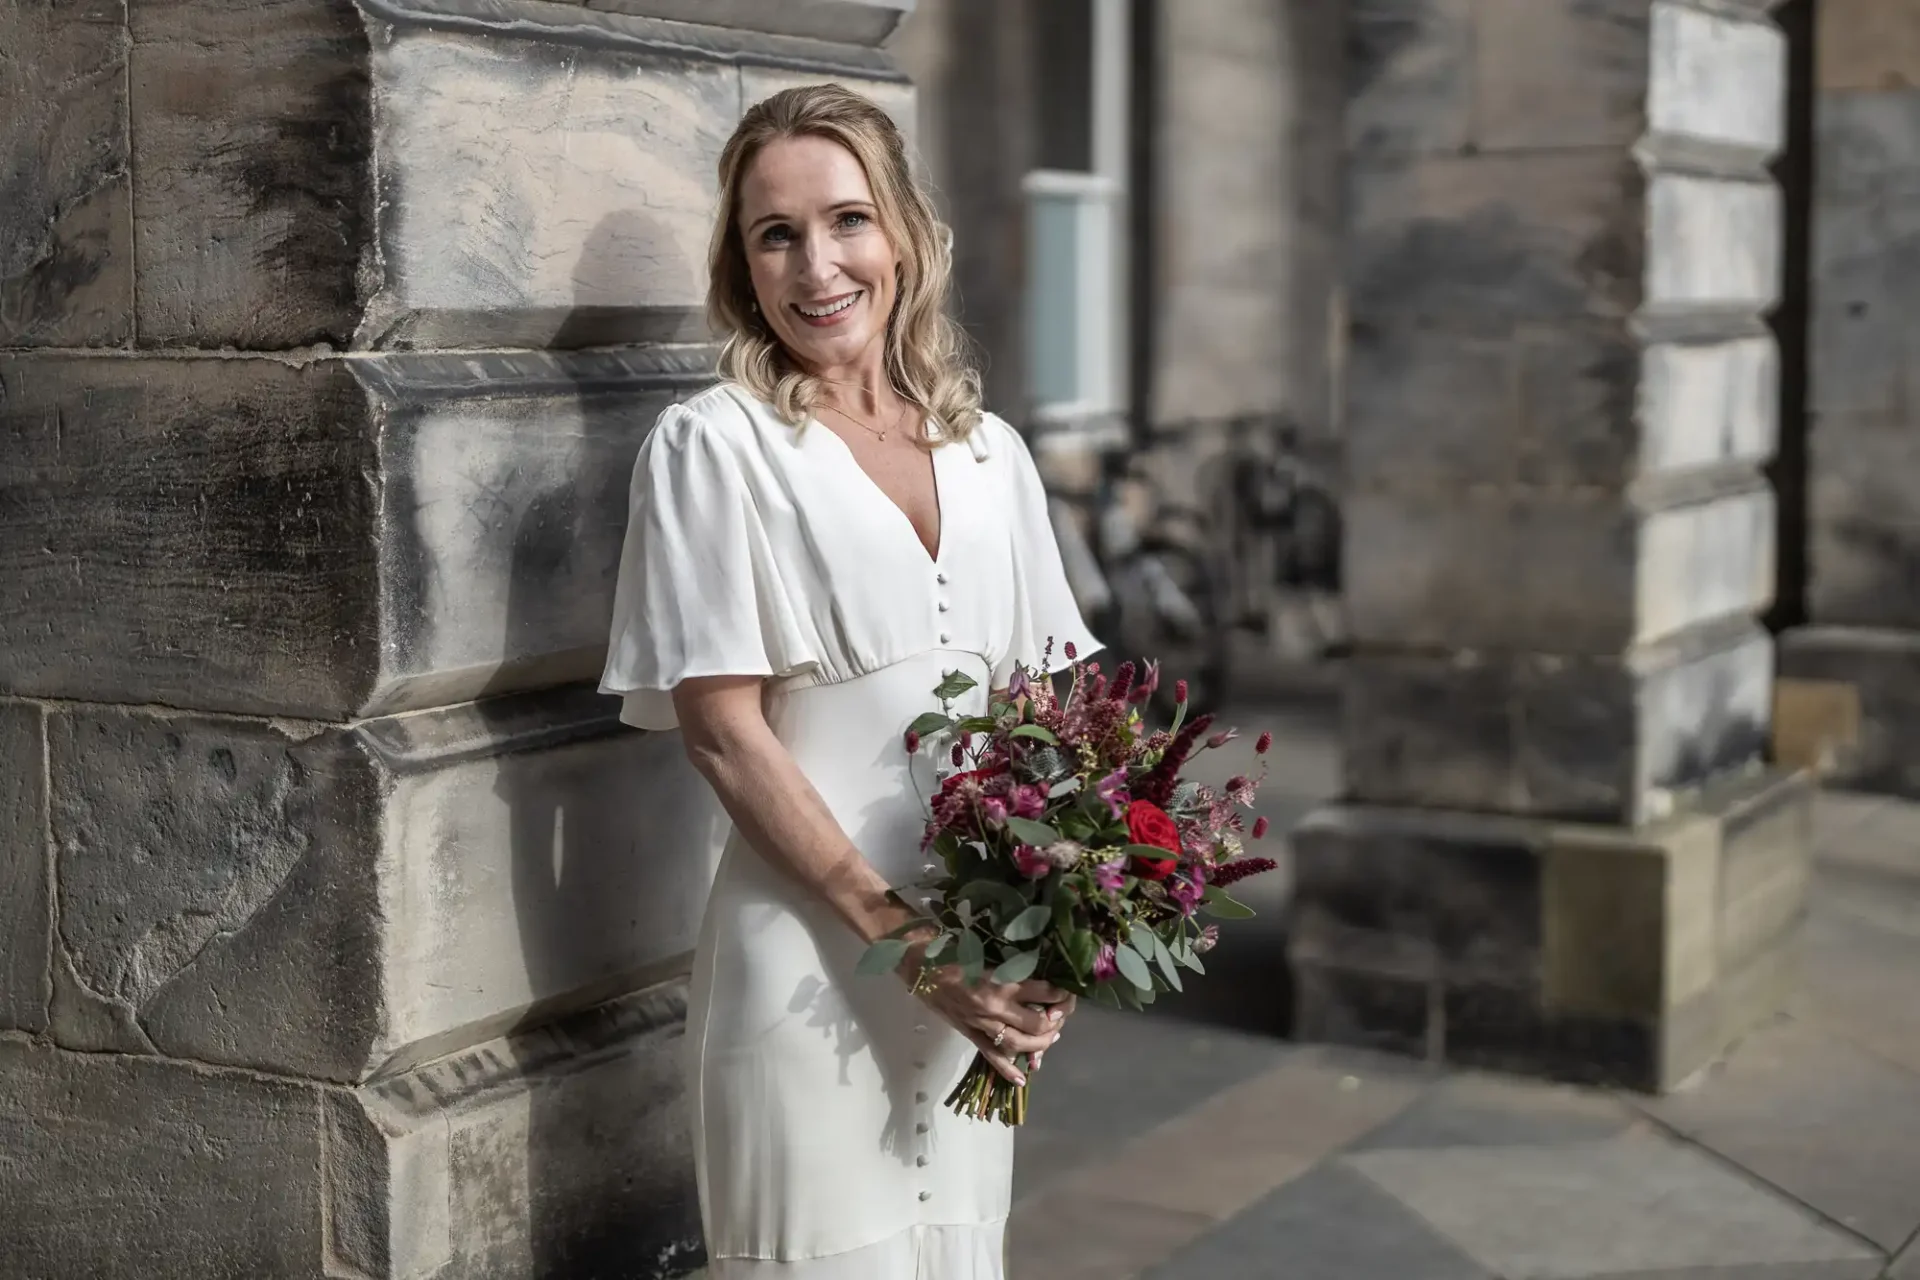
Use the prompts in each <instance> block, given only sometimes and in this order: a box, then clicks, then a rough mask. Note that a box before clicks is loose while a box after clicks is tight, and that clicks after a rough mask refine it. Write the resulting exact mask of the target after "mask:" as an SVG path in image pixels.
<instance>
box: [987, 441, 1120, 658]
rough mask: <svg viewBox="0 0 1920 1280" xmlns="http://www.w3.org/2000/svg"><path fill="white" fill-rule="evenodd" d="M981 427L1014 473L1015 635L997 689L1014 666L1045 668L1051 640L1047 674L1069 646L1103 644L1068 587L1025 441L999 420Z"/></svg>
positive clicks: (1087, 648) (1088, 648)
mask: <svg viewBox="0 0 1920 1280" xmlns="http://www.w3.org/2000/svg"><path fill="white" fill-rule="evenodd" d="M980 429H981V430H983V431H984V430H989V429H993V430H996V434H997V436H998V439H997V440H996V441H995V447H996V448H998V449H1001V450H1004V451H1005V455H1006V460H1007V470H1008V471H1009V472H1010V473H1011V480H1010V482H1009V483H1010V486H1011V490H1012V492H1011V495H1010V498H1009V504H1010V507H1011V511H1010V516H1009V520H1010V525H1011V532H1012V535H1013V584H1012V585H1013V636H1012V638H1011V640H1010V642H1009V644H1008V646H1007V653H1006V656H1005V657H1003V658H1002V659H1001V660H1000V661H999V662H998V663H997V664H995V666H994V670H993V687H994V688H995V689H1004V688H1006V687H1007V681H1008V680H1010V679H1012V678H1013V668H1014V665H1015V664H1016V663H1018V664H1020V665H1022V666H1026V667H1032V668H1040V667H1042V665H1043V661H1042V660H1043V657H1045V656H1046V654H1047V646H1048V642H1049V641H1051V642H1052V646H1053V647H1052V654H1051V657H1050V658H1048V659H1047V660H1046V661H1045V663H1044V668H1045V670H1046V671H1048V672H1049V673H1052V672H1054V671H1059V670H1060V669H1062V668H1063V667H1065V666H1066V665H1067V662H1068V659H1067V657H1066V652H1065V650H1066V646H1067V644H1068V643H1069V642H1071V643H1072V644H1073V646H1074V648H1075V650H1076V652H1077V653H1078V654H1079V656H1080V657H1082V658H1084V657H1086V656H1087V655H1089V654H1091V653H1094V652H1096V651H1098V650H1099V648H1100V647H1101V646H1100V642H1099V641H1098V640H1096V639H1094V637H1093V633H1092V632H1090V631H1088V630H1087V624H1086V621H1085V620H1084V619H1082V618H1081V616H1080V606H1079V604H1078V602H1076V601H1075V600H1074V598H1073V590H1072V588H1070V587H1069V586H1068V585H1067V572H1066V568H1065V567H1064V566H1063V565H1062V563H1061V560H1060V544H1059V541H1058V540H1057V539H1056V538H1055V537H1054V532H1053V521H1052V520H1051V519H1050V518H1049V516H1048V513H1047V492H1046V488H1045V487H1044V486H1043V485H1042V484H1041V482H1040V472H1039V470H1038V468H1036V467H1035V466H1034V465H1033V455H1032V454H1031V453H1030V452H1028V450H1027V444H1026V441H1024V440H1022V439H1021V438H1020V433H1019V432H1017V431H1015V430H1014V429H1013V428H1012V427H1010V426H1008V425H1007V424H1006V423H1004V422H1002V421H1000V420H999V419H998V418H988V419H987V420H986V421H984V422H982V423H981V425H980Z"/></svg>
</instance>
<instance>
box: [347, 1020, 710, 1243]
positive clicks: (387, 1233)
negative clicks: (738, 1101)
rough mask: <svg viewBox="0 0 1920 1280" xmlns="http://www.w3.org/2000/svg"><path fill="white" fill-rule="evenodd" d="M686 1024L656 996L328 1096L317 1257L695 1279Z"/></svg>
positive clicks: (696, 1215) (695, 1212) (696, 1213)
mask: <svg viewBox="0 0 1920 1280" xmlns="http://www.w3.org/2000/svg"><path fill="white" fill-rule="evenodd" d="M685 1015H686V998H685V990H684V988H683V987H680V986H678V985H674V986H669V987H663V988H654V989H651V990H648V991H644V992H640V993H638V994H636V995H633V996H630V997H627V998H626V999H623V1000H620V1001H616V1002H614V1003H612V1004H609V1005H606V1006H603V1007H601V1008H598V1009H595V1010H592V1011H590V1012H589V1013H586V1014H583V1015H580V1016H578V1017H575V1018H573V1019H569V1020H567V1021H565V1022H562V1023H559V1024H555V1025H554V1026H552V1027H549V1028H546V1029H544V1030H541V1031H533V1032H527V1033H523V1034H520V1035H516V1036H513V1037H510V1038H507V1039H504V1040H499V1041H495V1042H492V1043H489V1044H485V1045H480V1046H476V1047H475V1048H473V1049H471V1050H467V1051H465V1052H462V1053H458V1054H455V1055H453V1056H451V1057H447V1058H443V1059H441V1060H439V1061H436V1062H433V1063H429V1064H426V1065H423V1066H420V1067H418V1068H415V1069H414V1070H412V1071H410V1072H407V1073H405V1074H403V1075H399V1076H395V1077H391V1078H388V1079H384V1080H381V1081H378V1082H376V1083H372V1084H368V1085H363V1086H361V1087H360V1088H358V1089H352V1090H330V1091H328V1095H327V1100H326V1131H327V1136H328V1143H327V1154H328V1163H327V1179H326V1182H327V1197H328V1202H329V1212H328V1215H327V1224H328V1231H329V1238H328V1241H327V1244H328V1250H327V1253H328V1256H329V1257H331V1258H334V1259H338V1260H339V1262H340V1263H344V1264H347V1265H350V1266H352V1267H354V1268H356V1269H355V1270H354V1271H353V1272H352V1274H355V1275H366V1276H375V1277H380V1278H381V1280H429V1277H437V1276H444V1275H463V1276H465V1275H471V1276H492V1275H567V1276H622V1277H627V1276H631V1277H648V1278H649V1280H651V1278H653V1277H662V1276H674V1275H683V1274H685V1273H686V1272H687V1271H688V1270H690V1269H691V1268H693V1267H694V1266H697V1265H698V1264H699V1262H700V1260H701V1259H700V1252H701V1246H700V1223H699V1209H698V1205H697V1203H696V1199H695V1194H694V1182H693V1152H692V1143H691V1129H690V1126H689V1125H688V1123H687V1116H686V1112H685V1107H684V1104H683V1101H682V1093H683V1081H682V1078H683V1074H684V1073H683V1070H682V1063H681V1058H682V1056H683V1054H684V1045H683V1041H682V1039H681V1030H682V1025H683V1023H684V1020H685Z"/></svg>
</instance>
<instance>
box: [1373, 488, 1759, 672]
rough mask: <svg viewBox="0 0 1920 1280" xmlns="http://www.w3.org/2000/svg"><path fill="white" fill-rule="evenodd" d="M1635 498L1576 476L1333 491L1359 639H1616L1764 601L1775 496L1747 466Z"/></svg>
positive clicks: (1611, 644) (1501, 643)
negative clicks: (1668, 493)
mask: <svg viewBox="0 0 1920 1280" xmlns="http://www.w3.org/2000/svg"><path fill="white" fill-rule="evenodd" d="M1717 487H1719V489H1720V492H1719V493H1718V494H1717V495H1714V494H1710V493H1708V494H1700V493H1688V494H1685V495H1680V494H1676V495H1675V497H1674V498H1673V499H1670V500H1673V501H1675V503H1676V505H1672V506H1665V507H1657V508H1652V509H1647V508H1643V507H1640V506H1638V505H1636V504H1635V503H1632V502H1626V501H1622V500H1621V499H1620V498H1618V497H1615V496H1611V495H1607V494H1605V493H1596V492H1594V491H1593V490H1591V489H1587V490H1564V489H1558V490H1550V489H1518V488H1516V489H1507V490H1504V491H1502V490H1497V489H1495V490H1486V489H1483V490H1479V491H1471V490H1470V491H1467V492H1464V493H1463V492H1460V491H1458V490H1451V491H1449V490H1445V489H1434V490H1429V491H1426V492H1383V491H1380V490H1367V489H1356V490H1355V491H1354V492H1352V493H1350V494H1349V495H1348V496H1347V499H1346V511H1345V516H1346V527H1345V537H1344V543H1343V556H1344V559H1343V565H1342V573H1343V576H1344V585H1345V590H1346V605H1347V610H1348V615H1349V618H1350V621H1351V624H1352V627H1353V633H1354V635H1355V637H1356V638H1357V639H1358V640H1359V641H1360V642H1361V643H1362V644H1381V645H1388V646H1395V647H1404V646H1417V647H1422V648H1482V647H1485V648H1498V649H1532V650H1537V651H1540V652H1545V653H1578V654H1608V653H1618V652H1619V651H1620V650H1621V649H1623V648H1625V647H1626V646H1627V645H1629V644H1634V643H1644V642H1650V641H1653V640H1658V639H1660V638H1662V637H1665V636H1670V635H1674V634H1676V633H1678V632H1680V631H1683V630H1685V629H1687V628H1688V627H1692V626H1697V625H1699V624H1701V623H1705V622H1709V621H1712V620H1714V619H1718V618H1724V617H1731V616H1736V615H1744V614H1749V613H1752V612H1754V611H1756V610H1758V609H1760V608H1764V607H1765V605H1766V603H1767V602H1768V601H1769V600H1770V599H1771V597H1772V592H1773V539H1774V527H1773V526H1774V514H1773V506H1774V504H1773V495H1772V493H1771V491H1770V490H1768V489H1767V488H1766V487H1765V486H1764V484H1762V483H1761V482H1760V481H1759V479H1758V478H1757V477H1755V476H1753V475H1751V473H1747V474H1744V475H1743V474H1740V473H1737V472H1736V473H1732V474H1730V475H1729V476H1728V477H1727V478H1726V479H1725V481H1724V483H1721V484H1720V485H1718V486H1717Z"/></svg>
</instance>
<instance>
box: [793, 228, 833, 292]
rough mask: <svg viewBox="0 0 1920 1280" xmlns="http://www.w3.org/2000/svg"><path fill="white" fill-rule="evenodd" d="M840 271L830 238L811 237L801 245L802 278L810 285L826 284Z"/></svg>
mask: <svg viewBox="0 0 1920 1280" xmlns="http://www.w3.org/2000/svg"><path fill="white" fill-rule="evenodd" d="M838 270H839V259H838V258H837V256H836V255H835V254H834V246H833V240H832V238H831V237H829V236H821V235H810V236H808V237H807V238H806V239H805V240H803V241H801V243H800V278H801V279H802V280H804V281H805V282H806V283H808V284H824V283H826V282H827V281H829V280H831V279H833V277H834V275H835V273H836V272H837V271H838Z"/></svg>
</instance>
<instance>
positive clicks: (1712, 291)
mask: <svg viewBox="0 0 1920 1280" xmlns="http://www.w3.org/2000/svg"><path fill="white" fill-rule="evenodd" d="M1782 216H1783V206H1782V203H1781V197H1780V189H1779V188H1778V187H1777V186H1775V185H1774V184H1773V183H1772V182H1744V181H1732V180H1727V179H1721V178H1704V177H1696V176H1693V175H1690V174H1673V173H1663V174H1656V175H1655V176H1654V177H1653V179H1652V180H1651V181H1650V182H1649V184H1648V186H1647V247H1646V262H1647V285H1646V305H1647V308H1648V309H1649V310H1654V311H1660V310H1673V311H1684V310H1687V309H1700V308H1709V307H1711V308H1724V309H1728V310H1737V311H1742V312H1762V311H1767V310H1770V309H1771V308H1772V307H1773V306H1774V304H1775V303H1776V302H1778V301H1779V299H1780V283H1781V281H1780V271H1781V267H1780V263H1781V257H1780V252H1781V250H1780V237H1781V225H1782V223H1781V220H1782Z"/></svg>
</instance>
